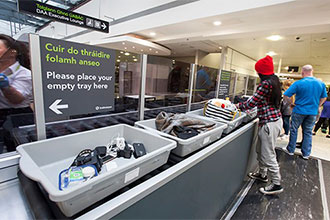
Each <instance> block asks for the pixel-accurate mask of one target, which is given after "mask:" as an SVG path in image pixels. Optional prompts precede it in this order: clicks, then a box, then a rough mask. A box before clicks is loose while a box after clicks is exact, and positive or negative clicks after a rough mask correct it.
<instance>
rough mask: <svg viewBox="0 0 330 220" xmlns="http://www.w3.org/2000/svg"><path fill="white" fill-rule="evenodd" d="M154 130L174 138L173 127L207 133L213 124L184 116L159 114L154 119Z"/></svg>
mask: <svg viewBox="0 0 330 220" xmlns="http://www.w3.org/2000/svg"><path fill="white" fill-rule="evenodd" d="M155 123H156V128H157V130H159V131H162V132H165V133H167V134H172V135H174V136H176V134H175V133H174V132H173V128H174V126H184V127H189V128H193V129H196V131H198V132H201V131H207V130H211V129H213V128H214V126H215V123H209V122H205V121H202V120H199V119H195V118H192V117H190V116H187V115H185V114H173V113H166V112H160V113H159V114H158V115H157V117H156V121H155Z"/></svg>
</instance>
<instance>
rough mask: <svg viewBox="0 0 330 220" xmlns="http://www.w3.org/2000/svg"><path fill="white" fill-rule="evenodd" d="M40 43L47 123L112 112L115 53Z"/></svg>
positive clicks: (60, 42)
mask: <svg viewBox="0 0 330 220" xmlns="http://www.w3.org/2000/svg"><path fill="white" fill-rule="evenodd" d="M39 39H40V61H41V80H42V94H43V103H44V111H45V118H46V120H47V119H61V118H63V116H71V115H82V114H89V113H98V112H109V111H113V110H114V84H115V51H114V50H111V49H107V48H101V47H95V46H90V45H84V44H78V43H72V42H68V41H63V40H57V39H51V38H45V37H39ZM32 71H33V70H32Z"/></svg>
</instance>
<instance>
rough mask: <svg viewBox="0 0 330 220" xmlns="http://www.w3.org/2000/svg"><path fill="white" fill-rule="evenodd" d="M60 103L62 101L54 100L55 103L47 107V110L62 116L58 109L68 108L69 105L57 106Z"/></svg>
mask: <svg viewBox="0 0 330 220" xmlns="http://www.w3.org/2000/svg"><path fill="white" fill-rule="evenodd" d="M61 101H62V99H56V100H55V102H53V104H51V105H50V106H49V109H50V110H52V111H53V112H55V113H56V114H58V115H61V114H63V113H62V112H61V111H60V110H59V109H64V108H69V105H68V104H64V105H59V103H60V102H61Z"/></svg>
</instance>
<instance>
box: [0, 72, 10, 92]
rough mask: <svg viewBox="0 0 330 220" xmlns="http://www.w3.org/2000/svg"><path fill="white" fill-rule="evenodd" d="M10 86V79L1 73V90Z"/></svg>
mask: <svg viewBox="0 0 330 220" xmlns="http://www.w3.org/2000/svg"><path fill="white" fill-rule="evenodd" d="M8 86H9V80H8V77H7V76H6V75H5V74H4V73H0V89H1V88H6V87H8Z"/></svg>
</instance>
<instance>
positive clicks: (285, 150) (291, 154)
mask: <svg viewBox="0 0 330 220" xmlns="http://www.w3.org/2000/svg"><path fill="white" fill-rule="evenodd" d="M282 149H283V151H284V152H285V153H287V154H289V155H290V156H293V155H294V153H291V152H289V151H288V149H286V148H282Z"/></svg>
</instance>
